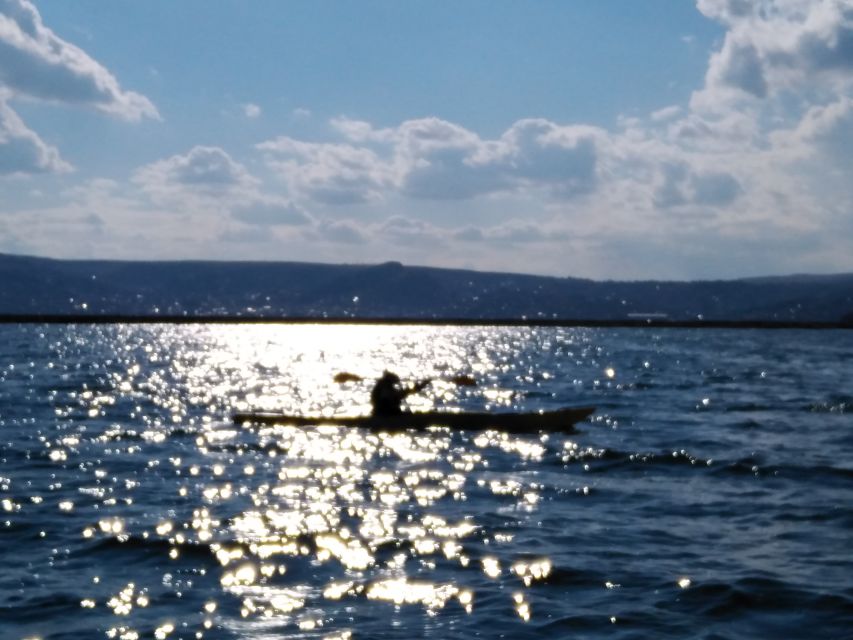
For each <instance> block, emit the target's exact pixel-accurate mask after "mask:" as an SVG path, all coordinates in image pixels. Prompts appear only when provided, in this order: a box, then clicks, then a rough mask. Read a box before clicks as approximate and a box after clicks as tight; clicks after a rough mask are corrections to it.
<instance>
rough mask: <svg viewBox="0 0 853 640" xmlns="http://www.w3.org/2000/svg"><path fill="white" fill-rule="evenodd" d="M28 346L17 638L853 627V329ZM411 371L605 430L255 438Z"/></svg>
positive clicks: (12, 461)
mask: <svg viewBox="0 0 853 640" xmlns="http://www.w3.org/2000/svg"><path fill="white" fill-rule="evenodd" d="M0 332H6V334H7V335H8V334H9V332H11V333H12V334H13V335H14V338H15V339H14V340H7V341H5V342H3V341H0V377H2V385H0V403H2V404H0V425H2V431H0V516H2V517H0V531H2V535H3V536H4V539H5V540H7V541H8V547H11V548H14V553H7V556H6V565H5V571H4V575H3V576H2V577H0V596H2V600H0V602H2V606H0V620H2V621H3V624H4V627H7V628H10V629H13V632H12V633H13V634H14V635H13V637H21V638H24V637H31V636H38V637H41V638H44V639H45V640H46V639H48V638H51V639H56V638H65V637H90V636H91V635H92V630H95V637H108V638H133V637H134V634H139V637H158V638H159V637H162V638H190V637H192V638H196V637H209V638H240V637H249V636H251V637H305V638H325V639H328V640H331V639H332V638H341V639H342V640H343V639H344V638H350V637H351V638H359V637H383V638H393V637H399V638H410V637H435V638H454V637H456V638H462V637H469V636H480V637H498V636H499V635H501V634H502V635H504V636H506V637H516V638H524V637H531V638H533V637H543V636H548V637H551V636H553V637H567V636H575V635H580V636H584V637H605V636H606V637H608V638H609V637H617V638H618V637H625V638H629V637H651V636H656V637H688V636H690V637H695V636H696V635H697V629H699V630H701V631H700V633H699V635H700V636H701V634H702V633H704V634H705V637H709V638H710V637H714V635H715V634H717V635H719V636H721V637H767V636H768V635H771V636H772V635H780V634H783V632H784V634H786V635H787V636H788V637H795V636H798V635H799V636H801V637H803V636H804V634H805V633H806V631H808V632H809V633H817V634H818V635H822V636H825V637H833V636H840V635H843V634H844V633H845V632H846V631H845V630H846V629H847V628H848V627H849V623H850V619H849V611H850V608H851V597H853V596H851V593H850V590H849V587H847V585H848V584H849V574H850V570H851V569H853V566H851V561H850V558H849V553H848V550H847V548H846V547H847V545H846V540H848V539H849V536H848V533H849V530H850V518H849V515H848V514H846V511H845V510H843V509H838V508H837V505H839V504H843V503H844V500H845V499H846V498H847V497H848V496H849V490H850V484H851V475H850V474H851V471H850V470H849V469H848V468H847V466H846V464H845V462H844V461H845V460H847V459H849V457H850V454H851V453H853V451H851V446H853V442H851V441H850V439H849V435H845V432H843V431H841V430H840V422H838V420H837V419H836V418H837V417H841V416H844V415H846V413H847V412H849V409H848V408H849V406H850V398H849V396H845V395H844V392H843V391H842V390H843V389H846V388H849V385H850V382H851V380H850V378H851V375H853V374H851V373H850V370H849V367H846V366H845V362H846V357H847V355H849V353H850V351H851V350H850V347H849V344H848V343H849V340H848V339H847V338H845V337H844V336H846V334H844V335H841V336H839V335H832V336H829V338H831V339H830V340H829V341H828V342H826V343H824V342H821V341H826V340H828V337H827V336H826V334H821V335H818V334H798V335H797V336H796V337H797V339H796V340H784V339H781V340H777V339H776V337H778V336H781V337H782V338H784V337H785V336H784V335H783V334H774V339H773V340H765V339H763V337H762V334H761V333H760V332H758V333H756V332H742V333H738V332H711V333H701V332H698V333H697V332H660V331H657V332H655V331H650V330H633V331H626V330H591V329H559V328H555V329H527V328H481V327H471V328H453V327H446V328H436V327H380V328H377V327H365V326H360V327H340V326H338V327H319V326H318V327H310V326H257V327H255V326H233V327H223V326H214V327H209V326H203V325H198V326H180V327H176V326H165V325H164V326H157V325H150V326H149V325H146V326H140V327H134V326H122V325H112V326H110V325H105V326H97V327H88V326H85V325H77V326H72V327H59V326H57V327H35V326H19V327H8V326H7V327H0ZM845 340H846V342H845ZM810 341H811V342H814V343H816V344H815V345H812V346H816V347H820V348H806V346H808V345H806V346H804V345H805V343H808V342H810ZM12 364H14V365H15V366H14V367H12V366H11V365H12ZM795 364H796V365H798V366H801V367H802V368H803V369H804V370H807V371H809V372H812V373H810V375H808V376H806V375H798V374H796V372H795V371H792V369H793V368H794V366H795ZM389 366H393V368H394V369H395V370H397V371H398V373H400V374H402V375H403V376H404V377H407V378H411V379H415V378H421V377H423V376H425V375H432V376H435V377H436V379H437V382H436V383H435V384H434V385H433V392H434V395H433V396H430V397H420V398H417V399H414V401H415V407H416V408H418V409H426V408H430V407H432V406H434V405H436V406H447V407H454V408H462V409H464V408H483V407H487V408H491V409H502V410H508V409H531V410H535V409H539V408H543V409H545V408H551V407H554V406H561V405H570V404H578V405H581V404H595V405H597V406H598V407H599V412H598V413H597V414H596V416H595V417H594V418H593V419H592V420H591V421H590V422H589V423H588V424H586V425H584V428H583V430H582V432H581V433H578V434H572V435H568V436H563V435H556V434H552V435H550V436H549V437H538V436H522V437H517V436H507V435H503V434H499V433H495V432H489V433H460V432H451V431H449V430H447V429H436V430H432V431H427V432H419V433H400V434H377V433H368V432H364V431H360V430H345V429H341V428H337V427H319V428H296V427H264V428H235V427H233V426H232V425H231V424H230V423H229V420H228V416H229V414H230V412H231V411H233V410H245V409H249V408H259V409H267V410H284V411H288V412H294V413H298V412H303V413H307V412H312V413H314V412H316V413H320V412H322V411H328V412H329V414H330V415H332V414H350V413H358V412H364V411H366V410H368V407H367V405H366V403H365V400H366V397H367V394H368V392H369V381H368V382H363V383H361V382H352V381H351V382H347V383H346V384H343V385H339V384H337V383H335V382H334V381H333V378H334V375H335V373H338V372H341V371H351V372H356V373H359V374H361V375H363V376H365V377H367V378H370V376H373V375H376V374H377V373H379V372H381V371H382V370H383V369H384V368H386V367H389ZM450 374H454V375H456V374H466V375H471V376H473V377H475V378H476V379H477V380H478V381H479V386H477V387H464V388H463V387H458V386H455V385H453V384H450V383H448V382H447V380H446V378H447V377H448V376H449V375H450ZM706 400H707V402H706ZM824 418H826V419H824ZM816 525H819V526H816ZM8 547H7V548H8ZM778 603H781V604H778Z"/></svg>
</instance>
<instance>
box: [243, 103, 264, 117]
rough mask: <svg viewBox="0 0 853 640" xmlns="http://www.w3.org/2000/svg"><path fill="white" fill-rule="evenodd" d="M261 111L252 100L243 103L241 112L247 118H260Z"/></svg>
mask: <svg viewBox="0 0 853 640" xmlns="http://www.w3.org/2000/svg"><path fill="white" fill-rule="evenodd" d="M261 113H262V110H261V108H260V107H259V106H258V105H256V104H254V103H252V102H248V103H246V104H244V105H243V114H244V115H245V116H246V117H247V118H249V119H254V118H260V117H261Z"/></svg>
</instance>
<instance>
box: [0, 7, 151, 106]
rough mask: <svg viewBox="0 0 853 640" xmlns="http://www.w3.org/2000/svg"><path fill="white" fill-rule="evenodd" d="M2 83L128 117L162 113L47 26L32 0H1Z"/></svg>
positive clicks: (23, 94) (19, 93) (21, 92)
mask: <svg viewBox="0 0 853 640" xmlns="http://www.w3.org/2000/svg"><path fill="white" fill-rule="evenodd" d="M0 85H2V86H3V87H5V88H6V89H7V90H8V91H9V92H11V94H12V95H13V96H14V97H20V98H30V99H35V100H44V101H48V102H55V103H59V104H68V105H80V106H85V107H93V108H95V109H98V110H100V111H103V112H106V113H109V114H111V115H115V116H119V117H121V118H125V119H127V120H139V119H141V118H158V117H159V114H158V113H157V109H156V107H155V106H154V105H153V104H152V103H151V101H150V100H148V98H146V97H145V96H143V95H140V94H138V93H134V92H133V91H125V90H123V89H122V88H121V86H120V85H119V82H118V80H117V79H116V78H115V76H113V75H112V74H111V73H110V72H109V71H107V69H106V68H105V67H103V66H102V65H101V64H99V63H98V62H96V61H95V60H94V59H92V58H91V57H90V56H89V55H88V54H87V53H86V52H85V51H83V50H82V49H80V48H79V47H77V46H75V45H73V44H71V43H69V42H66V41H65V40H63V39H62V38H60V37H58V36H57V35H56V34H55V33H53V31H51V30H50V29H49V28H47V27H46V26H45V25H44V24H43V22H42V19H41V16H40V15H39V12H38V10H37V9H36V8H35V6H34V5H33V4H32V3H31V2H29V1H28V0H0Z"/></svg>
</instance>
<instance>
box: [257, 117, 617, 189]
mask: <svg viewBox="0 0 853 640" xmlns="http://www.w3.org/2000/svg"><path fill="white" fill-rule="evenodd" d="M332 126H333V128H334V129H335V130H336V131H338V132H339V133H340V134H341V135H342V136H343V137H344V138H345V139H346V142H343V143H340V142H334V143H315V142H305V141H300V140H295V139H293V138H290V137H280V138H276V139H274V140H270V141H267V142H264V143H261V144H260V145H258V148H259V149H260V150H262V151H264V152H266V154H267V160H268V163H269V165H270V167H272V168H273V169H274V170H275V171H276V172H277V173H278V174H279V175H281V176H282V177H283V178H284V180H285V181H286V182H287V183H288V184H289V185H290V187H291V188H292V189H293V190H294V192H297V193H299V194H302V195H303V196H306V197H308V198H311V199H314V200H317V201H319V202H324V203H332V204H335V203H336V204H352V203H358V202H368V201H374V200H379V199H381V198H382V197H383V196H385V195H387V194H391V193H398V194H401V195H404V196H408V197H411V198H416V199H434V200H464V199H470V198H474V197H477V196H481V195H486V194H491V193H498V192H516V191H524V190H529V189H534V190H535V189H543V190H546V191H548V192H549V193H550V194H551V195H552V196H554V197H561V198H571V197H575V196H578V195H582V194H586V193H589V192H591V191H592V190H593V189H594V187H595V184H596V180H597V166H598V153H599V145H601V144H602V143H603V141H605V140H606V138H607V134H606V132H604V131H603V130H600V129H597V128H595V127H586V126H567V127H561V126H558V125H556V124H554V123H552V122H549V121H546V120H534V119H530V120H521V121H519V122H517V123H515V124H514V125H513V126H512V127H510V129H508V130H507V131H506V132H505V133H504V134H503V135H502V136H501V137H500V138H498V139H494V140H488V139H482V138H481V137H480V136H478V135H477V134H476V133H474V132H473V131H470V130H468V129H465V128H464V127H461V126H459V125H457V124H455V123H452V122H448V121H446V120H442V119H440V118H421V119H417V120H407V121H405V122H403V123H401V124H400V125H399V126H397V127H394V128H384V129H375V128H374V127H372V126H371V124H370V123H368V122H364V121H359V120H349V119H345V118H338V119H336V120H334V121H333V122H332Z"/></svg>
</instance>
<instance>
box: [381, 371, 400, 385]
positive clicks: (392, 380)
mask: <svg viewBox="0 0 853 640" xmlns="http://www.w3.org/2000/svg"><path fill="white" fill-rule="evenodd" d="M379 379H380V380H382V381H383V382H387V383H389V384H400V376H398V375H397V374H396V373H391V372H390V371H388V370H387V369H386V370H385V371H383V372H382V377H381V378H379Z"/></svg>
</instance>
